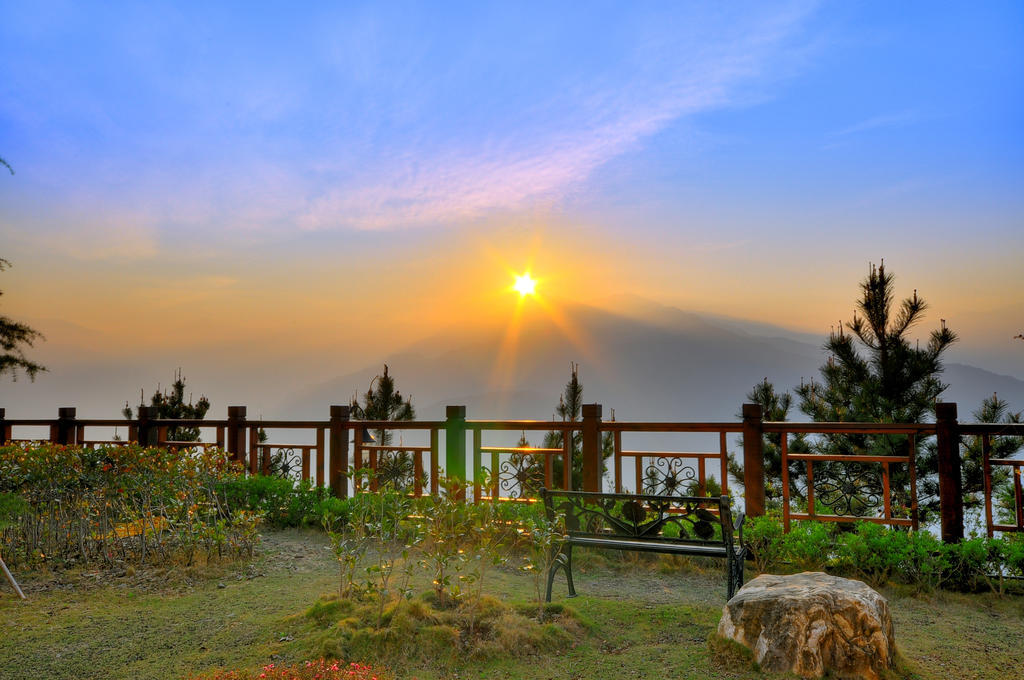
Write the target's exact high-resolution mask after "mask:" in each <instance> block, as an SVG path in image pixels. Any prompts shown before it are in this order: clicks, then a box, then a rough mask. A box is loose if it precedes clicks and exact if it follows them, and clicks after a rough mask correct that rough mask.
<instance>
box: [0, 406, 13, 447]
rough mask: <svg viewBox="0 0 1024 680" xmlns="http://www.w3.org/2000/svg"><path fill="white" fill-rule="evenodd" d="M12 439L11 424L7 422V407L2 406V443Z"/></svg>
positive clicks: (0, 430)
mask: <svg viewBox="0 0 1024 680" xmlns="http://www.w3.org/2000/svg"><path fill="white" fill-rule="evenodd" d="M9 441H11V426H10V425H8V424H7V409H5V408H0V444H6V443H7V442H9Z"/></svg>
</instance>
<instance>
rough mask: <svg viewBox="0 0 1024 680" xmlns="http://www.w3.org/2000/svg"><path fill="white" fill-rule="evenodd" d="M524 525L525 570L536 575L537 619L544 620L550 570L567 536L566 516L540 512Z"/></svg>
mask: <svg viewBox="0 0 1024 680" xmlns="http://www.w3.org/2000/svg"><path fill="white" fill-rule="evenodd" d="M525 524H526V526H525V527H524V528H522V529H520V532H521V533H523V534H524V536H525V537H526V538H527V540H528V543H527V551H526V564H525V565H524V566H523V570H524V571H526V572H527V573H529V574H530V576H531V577H532V578H533V593H534V600H535V602H536V605H537V618H538V619H543V617H544V605H545V599H546V598H545V594H546V593H545V590H546V588H545V586H546V585H547V576H548V572H549V571H550V570H551V567H553V566H554V565H555V561H556V560H558V559H560V550H559V546H560V545H561V544H562V542H563V541H565V539H566V538H567V536H566V534H565V516H564V515H563V514H562V513H559V512H556V513H555V514H554V516H553V517H552V518H550V519H549V518H548V517H546V516H544V515H539V516H534V517H530V518H529V519H528V520H527V521H526V523H525Z"/></svg>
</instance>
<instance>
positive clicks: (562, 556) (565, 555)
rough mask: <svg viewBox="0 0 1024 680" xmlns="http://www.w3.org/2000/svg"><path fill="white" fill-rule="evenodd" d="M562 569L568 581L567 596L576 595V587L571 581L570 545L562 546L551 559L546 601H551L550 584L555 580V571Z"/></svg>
mask: <svg viewBox="0 0 1024 680" xmlns="http://www.w3.org/2000/svg"><path fill="white" fill-rule="evenodd" d="M559 569H563V570H564V571H565V579H566V581H568V582H569V597H576V587H575V586H574V585H573V582H572V545H571V544H570V545H566V546H562V548H561V549H560V550H559V551H558V554H557V555H555V558H554V560H553V561H552V564H551V568H550V569H549V570H548V590H547V595H546V596H545V597H546V601H548V602H551V586H552V585H553V584H554V582H555V573H556V572H557V571H558V570H559Z"/></svg>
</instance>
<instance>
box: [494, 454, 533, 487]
mask: <svg viewBox="0 0 1024 680" xmlns="http://www.w3.org/2000/svg"><path fill="white" fill-rule="evenodd" d="M543 486H544V463H543V462H542V461H541V460H540V459H539V458H538V457H537V456H535V455H532V454H528V453H513V454H512V455H511V456H509V457H508V458H507V459H506V460H503V461H501V463H500V464H499V465H498V489H499V494H500V495H501V496H502V497H503V498H536V497H537V495H538V494H539V493H540V490H541V488H542V487H543Z"/></svg>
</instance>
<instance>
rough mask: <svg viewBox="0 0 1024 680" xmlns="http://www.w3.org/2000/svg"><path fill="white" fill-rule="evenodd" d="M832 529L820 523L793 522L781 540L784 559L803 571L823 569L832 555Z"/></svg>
mask: <svg viewBox="0 0 1024 680" xmlns="http://www.w3.org/2000/svg"><path fill="white" fill-rule="evenodd" d="M833 528H834V527H833V526H831V525H826V524H824V523H821V522H793V523H792V524H791V525H790V530H789V533H788V534H786V535H785V536H783V539H782V549H783V551H784V554H785V556H786V558H787V559H789V560H790V561H791V562H793V564H794V565H796V566H797V567H798V568H799V569H802V570H804V571H819V570H821V569H824V568H825V565H826V564H828V561H829V557H830V555H831V554H832V545H833V543H834V540H833Z"/></svg>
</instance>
